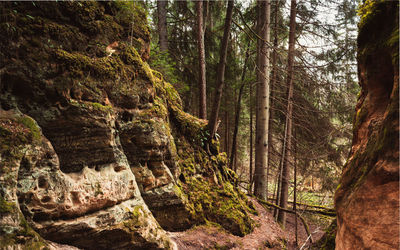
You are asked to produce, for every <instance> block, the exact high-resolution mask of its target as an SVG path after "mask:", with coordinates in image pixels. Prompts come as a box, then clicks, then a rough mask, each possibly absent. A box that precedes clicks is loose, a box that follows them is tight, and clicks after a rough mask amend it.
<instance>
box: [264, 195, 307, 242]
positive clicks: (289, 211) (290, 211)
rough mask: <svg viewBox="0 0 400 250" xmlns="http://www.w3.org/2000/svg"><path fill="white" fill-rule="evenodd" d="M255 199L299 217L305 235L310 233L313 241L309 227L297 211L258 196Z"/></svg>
mask: <svg viewBox="0 0 400 250" xmlns="http://www.w3.org/2000/svg"><path fill="white" fill-rule="evenodd" d="M257 200H258V201H259V202H260V203H261V204H263V205H267V206H271V207H274V208H277V209H279V210H282V211H284V212H287V213H291V214H295V215H296V216H297V217H299V219H300V220H301V222H302V223H303V226H304V229H305V230H306V233H307V235H310V242H311V243H313V239H312V236H311V233H310V228H309V226H308V224H307V222H306V220H305V219H304V218H303V217H302V216H301V215H300V214H299V213H297V212H295V211H293V210H290V209H286V208H282V207H280V206H278V205H275V204H273V203H271V202H268V201H265V200H263V199H260V198H257Z"/></svg>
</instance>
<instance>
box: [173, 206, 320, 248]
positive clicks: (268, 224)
mask: <svg viewBox="0 0 400 250" xmlns="http://www.w3.org/2000/svg"><path fill="white" fill-rule="evenodd" d="M252 202H253V204H254V205H255V207H256V210H257V212H258V215H252V218H253V220H254V221H255V222H256V223H257V227H256V228H255V229H254V231H253V232H252V233H250V234H248V235H246V236H244V237H239V236H235V235H232V234H230V233H229V232H227V231H225V230H224V229H222V228H221V227H217V226H214V225H202V226H196V227H194V228H191V229H189V230H187V231H183V232H168V234H169V236H170V237H171V238H172V239H173V240H174V241H175V242H176V244H177V246H178V249H179V250H186V249H234V250H237V249H248V250H250V249H251V250H253V249H276V250H278V249H300V247H301V246H302V245H303V244H304V243H305V241H306V239H307V238H308V235H307V233H306V231H305V229H304V226H303V224H302V223H301V221H300V220H298V222H297V223H298V226H297V228H298V245H299V246H298V247H295V219H294V216H293V215H292V214H288V215H287V221H286V230H282V229H281V227H280V226H279V224H277V223H276V222H275V220H274V218H273V210H268V209H265V208H264V207H263V206H262V205H261V204H259V203H258V202H257V201H256V200H255V199H252ZM309 227H310V232H311V234H312V238H313V241H317V240H318V239H319V238H321V237H322V235H323V229H322V228H319V227H318V226H317V225H313V224H309ZM285 242H286V244H285ZM309 242H310V241H309V239H308V241H307V243H306V244H305V245H304V247H303V249H307V246H308V245H309V244H310V243H309ZM285 245H286V248H285Z"/></svg>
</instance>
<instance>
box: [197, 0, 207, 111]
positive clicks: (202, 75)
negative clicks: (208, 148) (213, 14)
mask: <svg viewBox="0 0 400 250" xmlns="http://www.w3.org/2000/svg"><path fill="white" fill-rule="evenodd" d="M196 7H197V8H196V10H197V44H198V53H199V117H200V118H201V119H207V93H206V59H205V52H204V32H203V1H197V2H196Z"/></svg>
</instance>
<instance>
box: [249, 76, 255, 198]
mask: <svg viewBox="0 0 400 250" xmlns="http://www.w3.org/2000/svg"><path fill="white" fill-rule="evenodd" d="M249 96H250V98H249V108H250V124H249V126H250V152H249V153H250V159H249V160H250V166H249V182H250V185H249V190H248V191H249V193H250V194H251V193H252V189H253V181H254V175H253V147H254V146H253V103H252V99H253V98H252V97H253V83H250V86H249Z"/></svg>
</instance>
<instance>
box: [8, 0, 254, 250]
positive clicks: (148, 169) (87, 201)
mask: <svg viewBox="0 0 400 250" xmlns="http://www.w3.org/2000/svg"><path fill="white" fill-rule="evenodd" d="M0 8H1V9H0V11H1V13H2V14H1V19H0V37H1V43H0V58H1V60H0V135H1V141H0V213H1V215H0V247H1V248H5V247H8V248H15V249H18V248H20V249H24V248H29V249H30V248H34V249H35V248H38V249H39V248H42V247H45V246H47V247H48V248H60V249H62V248H68V247H69V246H74V247H78V248H85V249H138V248H145V249H162V248H165V249H169V248H172V249H173V248H175V245H174V242H172V241H171V240H170V239H169V237H168V236H167V234H166V233H165V231H164V230H170V231H178V230H184V229H187V228H189V227H191V226H193V225H195V224H199V223H204V222H207V221H211V222H215V223H219V224H220V225H221V226H222V227H224V228H225V229H227V230H229V231H230V232H232V233H234V234H237V235H244V234H246V233H248V232H250V231H251V230H252V228H253V224H254V223H253V221H252V220H251V219H250V217H249V216H248V215H249V214H248V213H252V212H254V210H253V209H252V205H251V203H249V202H248V201H247V199H246V197H245V196H244V195H243V194H242V193H240V192H239V191H238V190H237V189H236V188H235V186H234V185H233V183H234V181H235V178H236V177H235V175H234V173H232V172H231V171H229V170H227V168H226V156H225V154H223V153H215V154H214V155H208V154H207V153H206V152H205V150H204V149H203V148H202V145H203V141H204V140H205V139H206V135H205V132H204V131H205V127H206V121H204V120H199V119H197V118H195V117H193V116H191V115H189V114H186V113H184V112H183V111H182V107H181V100H180V97H179V95H178V94H177V92H176V91H175V89H174V88H173V87H172V86H171V85H170V84H169V83H167V82H165V81H164V80H163V77H162V75H161V74H160V73H158V72H155V71H153V70H152V69H151V68H150V67H149V66H148V64H147V63H146V60H147V59H148V56H149V40H150V37H149V30H148V27H147V23H146V12H145V10H144V9H143V7H142V6H141V4H140V3H139V2H61V3H56V2H1V3H0ZM114 42H118V46H117V47H115V48H114V51H113V52H112V53H110V51H107V49H106V48H107V46H108V45H109V44H112V43H114ZM212 148H213V150H212V151H213V152H218V142H214V144H213V145H212ZM53 242H56V243H53ZM61 244H65V245H61ZM66 245H68V246H66Z"/></svg>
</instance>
